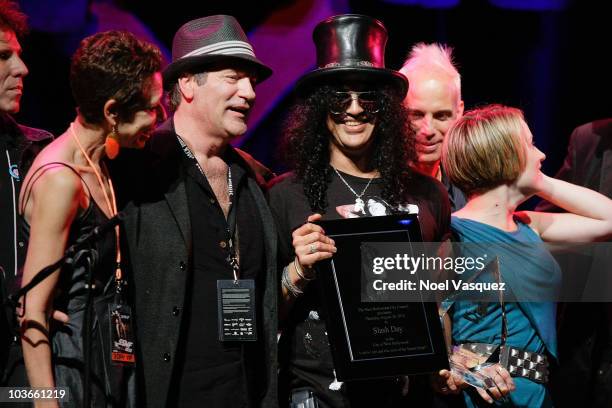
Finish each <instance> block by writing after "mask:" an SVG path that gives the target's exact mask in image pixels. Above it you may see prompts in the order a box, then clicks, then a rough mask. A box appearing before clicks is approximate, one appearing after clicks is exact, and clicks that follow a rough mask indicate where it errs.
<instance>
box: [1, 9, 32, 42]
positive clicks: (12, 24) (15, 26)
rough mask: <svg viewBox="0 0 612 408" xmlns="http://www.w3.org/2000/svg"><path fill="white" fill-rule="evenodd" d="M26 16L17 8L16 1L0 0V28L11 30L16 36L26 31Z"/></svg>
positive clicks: (22, 34)
mask: <svg viewBox="0 0 612 408" xmlns="http://www.w3.org/2000/svg"><path fill="white" fill-rule="evenodd" d="M27 20H28V17H27V16H26V15H25V14H23V13H22V12H21V10H19V6H18V5H17V3H15V2H14V1H11V0H0V29H2V30H6V29H9V30H11V31H13V32H14V33H15V34H16V35H17V37H18V38H21V37H23V36H24V35H25V34H26V33H27V32H28V23H27Z"/></svg>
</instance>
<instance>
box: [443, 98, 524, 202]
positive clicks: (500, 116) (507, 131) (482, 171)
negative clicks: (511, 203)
mask: <svg viewBox="0 0 612 408" xmlns="http://www.w3.org/2000/svg"><path fill="white" fill-rule="evenodd" d="M526 126H527V125H526V124H525V118H524V116H523V112H522V111H521V110H520V109H517V108H511V107H508V106H503V105H488V106H485V107H482V108H478V109H474V110H472V111H469V112H467V113H465V114H464V115H463V117H462V118H461V119H459V120H458V121H457V122H456V123H455V124H454V125H453V126H452V127H451V128H450V129H449V131H448V133H447V134H446V137H445V138H444V144H443V147H442V166H443V168H444V171H445V172H446V174H447V175H448V177H449V179H450V180H451V182H452V183H453V184H455V185H456V186H457V187H459V188H460V189H461V190H462V191H463V192H464V193H465V194H466V195H467V197H468V198H469V197H471V196H473V195H475V194H481V193H484V192H486V191H489V190H491V189H493V188H495V187H498V186H500V185H503V184H512V183H513V182H514V181H516V180H517V179H518V177H519V176H520V174H521V172H522V171H523V170H524V169H525V156H526V146H525V141H524V140H523V136H522V132H523V129H524V128H525V127H526Z"/></svg>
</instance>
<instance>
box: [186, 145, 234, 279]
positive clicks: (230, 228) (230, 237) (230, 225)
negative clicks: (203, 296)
mask: <svg viewBox="0 0 612 408" xmlns="http://www.w3.org/2000/svg"><path fill="white" fill-rule="evenodd" d="M176 138H177V139H178V141H179V144H180V145H181V148H182V149H183V153H185V156H187V158H188V159H190V160H191V161H192V162H193V163H194V164H195V166H196V167H197V168H198V170H199V171H200V174H202V176H203V177H204V178H206V173H205V172H204V169H203V168H202V166H200V163H198V160H197V159H196V157H195V155H194V154H193V151H192V150H191V149H190V148H189V146H187V143H185V141H184V140H183V139H182V138H181V137H180V136H179V135H176ZM227 192H228V195H229V210H228V213H227V225H226V232H227V242H228V250H229V255H228V256H227V258H226V260H227V262H228V263H229V265H230V267H231V268H232V272H233V274H234V281H238V279H239V276H240V263H239V258H238V253H237V251H236V245H235V241H236V239H235V238H236V237H237V236H238V226H237V222H236V211H234V184H233V182H232V169H231V168H230V166H229V165H228V166H227Z"/></svg>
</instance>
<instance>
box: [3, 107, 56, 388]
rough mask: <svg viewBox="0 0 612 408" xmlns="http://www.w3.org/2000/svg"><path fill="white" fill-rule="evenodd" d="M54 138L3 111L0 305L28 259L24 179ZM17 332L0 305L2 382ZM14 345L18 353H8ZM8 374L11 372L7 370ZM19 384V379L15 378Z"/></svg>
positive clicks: (9, 312) (7, 311)
mask: <svg viewBox="0 0 612 408" xmlns="http://www.w3.org/2000/svg"><path fill="white" fill-rule="evenodd" d="M52 139H53V136H52V135H51V133H49V132H47V131H45V130H41V129H34V128H30V127H27V126H22V125H19V124H18V123H17V122H15V121H14V120H13V118H12V117H11V116H10V115H8V114H5V113H0V171H1V172H2V174H0V211H2V212H3V214H2V215H1V216H0V305H2V304H3V302H4V300H5V299H6V297H7V296H8V295H9V294H10V293H13V292H15V290H17V288H18V287H19V286H20V282H19V279H18V276H17V274H16V271H17V269H18V268H20V267H21V266H22V265H23V262H24V261H25V255H26V249H27V246H26V245H25V241H26V240H25V237H24V236H23V235H22V232H21V231H20V229H19V228H16V225H18V223H17V213H18V208H17V203H18V201H19V191H20V189H21V182H20V180H23V178H24V177H25V174H26V172H27V171H28V169H29V168H30V165H31V164H32V162H33V161H34V158H35V157H36V155H37V154H38V153H39V152H40V151H41V150H42V148H43V147H44V146H45V145H46V144H47V143H49V142H50V141H51V140H52ZM16 336H17V330H16V321H15V316H14V313H13V310H12V308H10V307H1V308H0V384H2V383H3V380H2V378H3V377H4V374H5V373H4V371H5V367H7V366H8V367H9V370H12V368H11V366H12V364H13V361H7V359H9V354H10V355H11V357H10V359H11V360H13V358H15V359H16V360H19V359H20V356H21V349H20V348H19V341H18V340H17V341H15V338H16ZM11 345H13V346H16V347H14V351H15V353H16V354H15V355H12V354H13V353H12V352H11V353H9V347H10V346H11ZM6 375H11V373H9V372H7V373H6ZM16 383H17V384H19V382H18V381H17V382H16Z"/></svg>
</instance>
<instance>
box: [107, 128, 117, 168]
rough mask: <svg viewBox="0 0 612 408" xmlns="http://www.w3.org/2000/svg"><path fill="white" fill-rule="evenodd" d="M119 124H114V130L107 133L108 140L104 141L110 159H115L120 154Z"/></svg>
mask: <svg viewBox="0 0 612 408" xmlns="http://www.w3.org/2000/svg"><path fill="white" fill-rule="evenodd" d="M118 134H119V132H118V131H117V125H116V124H115V125H113V130H111V132H110V133H109V134H108V135H106V141H105V142H104V151H105V152H106V156H107V157H108V158H109V159H111V160H112V159H114V158H115V157H117V155H118V154H119V142H118V141H117V136H118Z"/></svg>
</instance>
